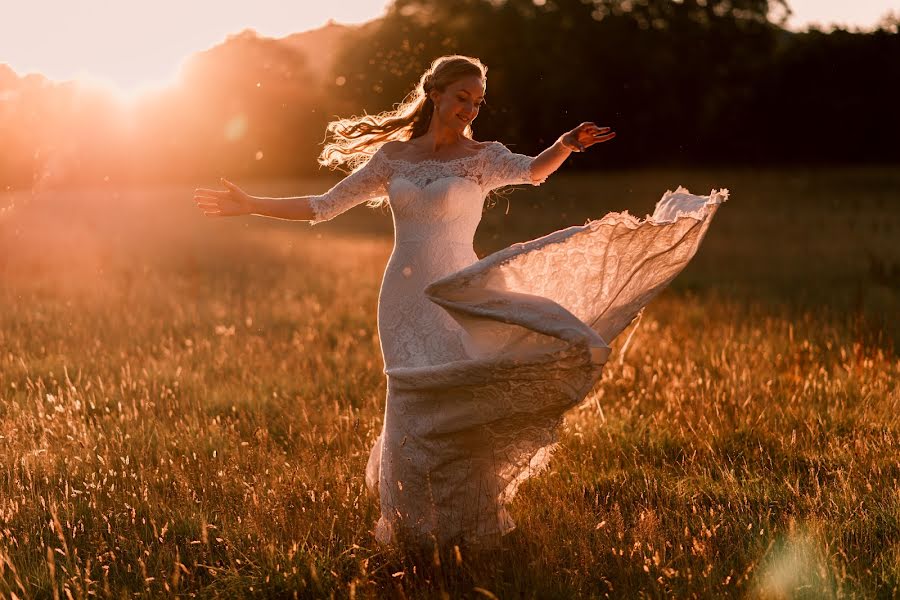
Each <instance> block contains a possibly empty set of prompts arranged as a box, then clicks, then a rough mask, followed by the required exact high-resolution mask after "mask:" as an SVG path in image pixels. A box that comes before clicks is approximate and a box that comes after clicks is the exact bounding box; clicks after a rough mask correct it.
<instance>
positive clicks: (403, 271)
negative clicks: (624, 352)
mask: <svg viewBox="0 0 900 600" xmlns="http://www.w3.org/2000/svg"><path fill="white" fill-rule="evenodd" d="M532 160H533V159H532V158H531V157H528V156H525V155H521V154H515V153H512V152H510V151H509V150H508V149H507V148H506V147H505V146H503V145H502V144H500V143H497V142H492V143H488V144H486V145H484V146H483V147H482V149H481V150H479V152H478V153H477V154H475V155H472V156H469V157H466V158H461V159H457V160H451V161H436V160H428V161H424V162H417V163H411V162H408V161H404V160H395V159H392V158H389V157H388V156H386V154H385V151H384V149H381V150H379V151H378V152H376V153H375V154H374V155H373V157H372V158H371V160H369V162H368V163H366V164H365V166H363V167H362V168H361V169H359V170H357V171H356V172H354V173H352V174H351V175H349V176H348V177H347V178H345V179H344V180H343V181H341V182H340V183H338V184H337V185H336V186H335V187H334V188H332V189H331V190H330V191H329V192H327V193H326V194H323V195H321V196H315V197H313V199H312V205H313V210H314V211H315V214H316V218H315V220H314V221H312V222H313V223H318V222H321V221H324V220H328V219H331V218H333V217H334V216H336V215H338V214H340V213H342V212H344V211H346V210H348V209H349V208H351V207H352V206H355V205H357V204H360V203H362V202H364V201H367V200H372V199H375V198H378V197H384V196H387V197H388V198H389V202H390V207H391V210H392V213H393V219H394V235H395V240H394V249H393V253H392V254H391V257H390V260H389V261H388V264H387V268H386V270H385V273H384V279H383V281H382V286H381V294H380V296H379V300H378V331H379V335H380V338H381V349H382V354H383V357H384V365H385V373H386V375H387V389H388V393H387V402H386V406H385V413H384V428H383V431H382V434H381V436H380V437H379V438H378V441H377V442H376V444H375V446H374V448H373V449H372V452H371V455H370V458H369V463H368V466H367V468H366V482H367V484H368V485H369V487H370V489H373V491H377V493H378V495H379V497H380V501H381V519H380V520H379V522H378V524H377V526H376V529H375V533H376V537H377V539H378V540H380V541H382V542H388V541H390V540H392V539H395V540H397V539H402V540H404V541H407V542H408V541H414V542H418V543H425V544H430V543H433V542H435V541H436V542H437V543H439V544H446V543H449V542H452V541H455V540H460V539H464V540H467V541H470V542H482V543H484V542H491V541H494V540H496V539H498V538H499V536H500V535H502V534H504V533H506V532H508V531H510V530H511V529H513V528H514V527H515V525H514V523H513V521H512V519H511V518H510V516H509V514H508V512H507V510H506V507H505V506H506V504H507V503H508V502H509V501H510V500H511V499H512V498H513V496H514V495H515V493H516V490H517V488H518V487H519V485H520V484H521V483H522V482H523V481H524V480H525V479H527V478H528V477H529V476H530V475H532V474H534V473H536V472H537V471H539V470H540V469H541V468H542V467H543V466H544V465H545V463H546V462H547V459H548V458H549V454H550V450H551V449H552V446H553V444H554V442H555V436H556V430H557V428H558V426H559V424H560V422H561V420H562V417H563V414H564V413H565V412H566V411H567V410H568V409H570V408H572V407H573V406H575V405H576V404H578V403H579V402H580V401H581V400H583V399H584V397H585V396H586V395H587V394H588V393H589V391H590V390H591V388H592V386H593V385H594V383H595V382H596V381H597V379H598V378H599V376H600V371H601V367H602V366H603V364H604V363H605V361H606V359H607V357H608V355H609V346H608V343H609V342H610V341H611V340H612V339H613V338H615V337H616V335H618V334H619V333H620V332H621V331H622V330H623V329H624V328H625V327H626V326H627V325H628V324H629V323H630V322H631V321H632V319H634V317H635V316H636V315H637V313H638V311H639V310H640V309H641V308H642V307H643V306H644V305H645V304H646V303H647V302H649V301H650V299H651V298H652V297H653V296H654V295H656V294H657V293H658V292H659V291H660V290H661V289H662V288H663V287H665V286H666V285H667V284H668V283H669V282H670V281H671V280H672V279H673V278H674V277H675V275H676V274H677V273H678V272H679V271H681V269H682V268H683V267H684V266H685V265H686V264H687V262H688V261H689V260H690V259H691V257H692V256H693V255H694V253H695V252H696V250H697V247H698V245H699V244H700V241H701V240H702V238H703V235H704V233H705V232H706V229H707V227H708V225H709V222H710V220H711V218H712V216H713V214H714V212H715V210H716V208H717V205H718V204H719V203H721V202H722V201H723V200H725V198H726V197H727V191H725V190H723V191H721V192H713V193H712V194H710V196H693V195H691V194H689V193H687V191H686V190H682V189H679V190H678V191H677V192H675V193H671V192H668V193H666V195H665V196H664V197H663V199H662V200H661V201H660V202H659V204H658V205H657V207H656V211H655V212H654V214H653V216H652V217H650V218H649V219H647V220H644V221H640V220H637V219H635V218H634V217H632V216H630V215H628V214H627V213H612V214H609V215H607V216H605V217H603V218H602V219H600V220H597V221H592V222H590V223H588V224H586V225H584V226H581V227H570V228H568V229H565V230H562V231H557V232H555V233H552V234H550V235H547V236H545V237H542V238H540V239H537V240H533V241H531V242H527V243H523V244H515V245H513V246H511V247H509V248H507V249H505V250H502V251H500V252H497V253H495V254H492V255H490V256H488V257H486V258H484V259H482V260H480V261H479V260H478V257H477V256H476V255H475V253H474V251H473V250H472V241H473V237H474V234H475V229H476V227H477V226H478V223H479V221H480V220H481V215H482V206H483V202H484V198H485V196H486V194H487V193H488V192H489V191H490V190H492V189H495V188H498V187H501V186H504V185H512V184H522V183H533V182H532V179H531V175H530V166H531V162H532ZM535 183H539V182H535Z"/></svg>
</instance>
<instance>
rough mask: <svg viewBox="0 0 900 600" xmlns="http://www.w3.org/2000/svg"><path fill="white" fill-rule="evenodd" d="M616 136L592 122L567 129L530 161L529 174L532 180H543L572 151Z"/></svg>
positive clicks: (609, 130) (582, 149)
mask: <svg viewBox="0 0 900 600" xmlns="http://www.w3.org/2000/svg"><path fill="white" fill-rule="evenodd" d="M614 137H616V133H615V132H614V131H612V130H611V129H610V128H609V127H597V125H595V124H593V123H582V124H581V125H579V126H578V127H576V128H575V129H573V130H572V131H568V132H566V133H564V134H562V135H561V136H559V139H558V140H556V142H555V143H554V144H553V145H552V146H550V147H549V148H547V149H546V150H544V151H543V152H541V153H540V154H538V155H537V156H536V157H535V158H534V162H532V163H531V176H532V178H533V179H534V181H543V180H544V179H546V178H547V177H548V176H549V175H550V174H551V173H553V172H554V171H556V170H557V169H558V168H559V167H560V165H562V164H563V163H564V162H565V161H566V159H567V158H569V154H571V153H572V152H584V151H585V150H586V149H587V148H589V147H590V146H593V145H594V144H599V143H601V142H607V141H609V140H611V139H613V138H614Z"/></svg>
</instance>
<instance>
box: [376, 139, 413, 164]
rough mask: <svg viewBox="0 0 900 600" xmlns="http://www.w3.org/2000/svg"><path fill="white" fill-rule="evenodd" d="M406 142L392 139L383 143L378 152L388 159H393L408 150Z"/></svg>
mask: <svg viewBox="0 0 900 600" xmlns="http://www.w3.org/2000/svg"><path fill="white" fill-rule="evenodd" d="M406 145H407V144H406V142H403V141H400V140H392V141H390V142H386V143H385V144H383V145H382V146H381V147H380V148H379V149H378V152H377V153H376V154H380V155H381V156H383V157H384V158H387V159H388V160H393V159H395V158H397V157H398V156H400V155H401V154H403V152H404V151H405V150H406Z"/></svg>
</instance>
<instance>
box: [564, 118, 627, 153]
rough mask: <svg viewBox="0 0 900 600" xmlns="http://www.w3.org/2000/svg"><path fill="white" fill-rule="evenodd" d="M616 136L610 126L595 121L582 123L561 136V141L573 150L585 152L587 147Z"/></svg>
mask: <svg viewBox="0 0 900 600" xmlns="http://www.w3.org/2000/svg"><path fill="white" fill-rule="evenodd" d="M614 137H616V132H615V131H612V130H611V129H610V128H609V127H597V125H595V124H594V123H582V124H581V125H579V126H578V127H576V128H575V129H573V130H572V131H569V132H567V133H564V134H562V135H561V136H560V138H559V141H560V143H561V144H562V145H563V146H565V147H566V148H568V149H569V150H572V151H573V152H584V151H585V150H586V149H587V148H589V147H591V146H593V145H594V144H599V143H601V142H608V141H609V140H611V139H613V138H614Z"/></svg>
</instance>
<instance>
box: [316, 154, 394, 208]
mask: <svg viewBox="0 0 900 600" xmlns="http://www.w3.org/2000/svg"><path fill="white" fill-rule="evenodd" d="M389 171H390V165H389V163H388V161H387V160H386V159H385V156H384V152H383V151H382V150H381V149H380V148H379V149H378V151H377V152H376V153H375V154H374V155H372V158H370V159H369V161H368V162H366V163H365V164H364V165H363V166H362V167H360V168H359V169H357V170H356V171H354V172H353V173H351V174H350V175H347V177H345V178H344V179H342V180H341V181H339V182H338V183H337V184H335V186H334V187H333V188H331V189H330V190H328V191H327V192H325V193H324V194H322V195H320V196H310V197H309V204H310V206H311V207H312V209H313V213H314V214H315V218H314V219H312V220H311V221H310V222H309V224H310V225H316V224H317V223H321V222H322V221H328V220H330V219H333V218H334V217H336V216H338V215H339V214H341V213H343V212H346V211H348V210H350V209H351V208H353V207H354V206H356V205H358V204H362V203H363V202H366V201H367V200H376V199H378V198H382V197H384V196H387V183H388V179H389V177H390V172H389Z"/></svg>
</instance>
